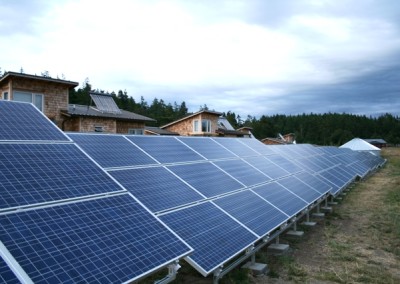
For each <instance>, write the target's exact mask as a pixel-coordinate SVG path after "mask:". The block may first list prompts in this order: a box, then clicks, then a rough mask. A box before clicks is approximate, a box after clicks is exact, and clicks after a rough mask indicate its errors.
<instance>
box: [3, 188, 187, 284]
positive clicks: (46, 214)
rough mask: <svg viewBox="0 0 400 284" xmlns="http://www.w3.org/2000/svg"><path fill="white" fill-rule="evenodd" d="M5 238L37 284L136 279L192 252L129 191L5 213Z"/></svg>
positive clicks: (14, 255) (7, 245)
mask: <svg viewBox="0 0 400 284" xmlns="http://www.w3.org/2000/svg"><path fill="white" fill-rule="evenodd" d="M0 239H1V241H2V242H3V244H4V245H5V247H6V248H7V249H8V251H9V252H10V253H11V254H12V255H13V257H14V258H15V259H16V261H17V262H18V263H19V264H20V265H21V267H22V268H23V269H24V270H25V271H26V273H27V274H28V275H29V277H30V278H31V279H32V281H33V282H34V283H66V282H69V283H78V282H82V283H83V282H85V283H116V282H124V281H132V280H135V279H137V278H139V277H141V276H143V275H144V274H146V273H148V272H149V271H152V270H155V269H157V268H159V267H160V266H163V265H165V264H166V263H168V262H170V261H171V259H172V260H173V259H177V258H180V257H183V256H185V255H186V254H187V253H188V252H190V250H189V248H188V247H187V246H186V244H185V243H184V242H182V241H181V240H180V239H178V238H177V237H176V235H174V234H173V233H172V232H171V231H169V230H168V229H167V228H166V227H164V225H162V224H161V223H160V222H158V220H157V219H155V218H154V217H153V216H152V215H150V214H149V213H148V212H147V211H146V210H145V209H144V208H143V207H142V206H140V205H139V204H138V203H137V202H136V201H134V199H133V198H131V196H130V195H128V194H122V195H117V196H109V197H105V198H99V199H92V200H87V201H82V202H77V203H69V204H63V205H58V206H53V207H45V208H41V209H35V210H27V211H24V212H22V211H21V212H17V213H10V214H6V215H1V216H0Z"/></svg>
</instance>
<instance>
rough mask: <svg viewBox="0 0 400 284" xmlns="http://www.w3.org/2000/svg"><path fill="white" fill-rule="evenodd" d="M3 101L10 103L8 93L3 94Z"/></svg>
mask: <svg viewBox="0 0 400 284" xmlns="http://www.w3.org/2000/svg"><path fill="white" fill-rule="evenodd" d="M3 100H6V101H8V92H4V93H3Z"/></svg>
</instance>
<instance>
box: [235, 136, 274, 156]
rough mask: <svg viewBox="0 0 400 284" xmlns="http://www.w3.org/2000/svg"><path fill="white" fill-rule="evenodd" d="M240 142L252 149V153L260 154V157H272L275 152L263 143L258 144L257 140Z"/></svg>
mask: <svg viewBox="0 0 400 284" xmlns="http://www.w3.org/2000/svg"><path fill="white" fill-rule="evenodd" d="M240 142H241V143H243V144H245V145H247V146H248V147H250V148H251V149H253V150H254V151H257V152H258V153H260V154H261V155H272V154H275V151H274V150H273V148H272V147H271V146H267V145H265V144H264V143H262V142H260V141H259V140H257V139H251V138H249V139H246V138H245V139H240Z"/></svg>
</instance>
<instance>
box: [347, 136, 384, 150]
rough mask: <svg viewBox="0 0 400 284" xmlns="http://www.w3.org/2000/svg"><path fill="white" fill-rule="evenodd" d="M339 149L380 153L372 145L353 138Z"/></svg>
mask: <svg viewBox="0 0 400 284" xmlns="http://www.w3.org/2000/svg"><path fill="white" fill-rule="evenodd" d="M339 148H349V149H351V150H354V151H380V150H381V149H379V148H378V147H375V146H374V145H372V144H370V143H368V142H366V141H364V140H363V139H360V138H354V139H352V140H350V141H349V142H347V143H345V144H343V145H342V146H340V147H339Z"/></svg>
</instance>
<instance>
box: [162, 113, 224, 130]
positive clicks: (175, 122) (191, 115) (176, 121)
mask: <svg viewBox="0 0 400 284" xmlns="http://www.w3.org/2000/svg"><path fill="white" fill-rule="evenodd" d="M202 113H208V114H212V115H215V116H218V117H219V116H221V115H222V113H221V112H217V111H210V110H201V111H198V112H195V113H192V114H189V115H187V116H185V117H182V118H181V119H178V120H175V121H173V122H170V123H168V124H165V125H163V126H160V128H161V129H163V128H166V127H168V126H171V125H174V124H177V123H179V122H181V121H184V120H186V119H189V118H191V117H194V116H196V115H199V114H202Z"/></svg>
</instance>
